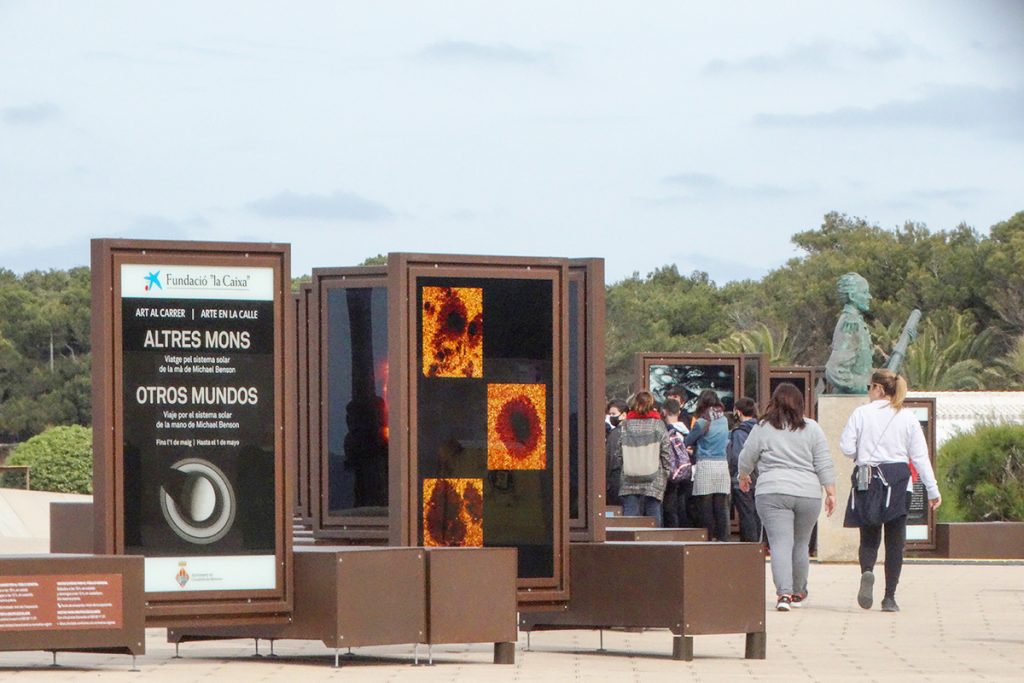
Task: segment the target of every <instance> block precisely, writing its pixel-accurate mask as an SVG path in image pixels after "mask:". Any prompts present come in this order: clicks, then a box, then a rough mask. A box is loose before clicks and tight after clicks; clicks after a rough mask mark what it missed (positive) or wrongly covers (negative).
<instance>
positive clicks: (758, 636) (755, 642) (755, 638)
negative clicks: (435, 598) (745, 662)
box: [743, 631, 768, 659]
mask: <svg viewBox="0 0 1024 683" xmlns="http://www.w3.org/2000/svg"><path fill="white" fill-rule="evenodd" d="M743 656H744V658H746V659H765V658H767V656H768V634H767V633H766V632H764V631H760V632H758V633H748V634H747V649H746V652H745V653H744V654H743Z"/></svg>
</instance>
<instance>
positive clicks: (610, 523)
mask: <svg viewBox="0 0 1024 683" xmlns="http://www.w3.org/2000/svg"><path fill="white" fill-rule="evenodd" d="M601 521H602V522H604V528H605V529H614V528H617V527H634V528H637V527H639V528H644V529H654V528H656V527H657V524H658V520H656V519H655V518H654V517H626V516H624V515H616V516H614V517H602V518H601Z"/></svg>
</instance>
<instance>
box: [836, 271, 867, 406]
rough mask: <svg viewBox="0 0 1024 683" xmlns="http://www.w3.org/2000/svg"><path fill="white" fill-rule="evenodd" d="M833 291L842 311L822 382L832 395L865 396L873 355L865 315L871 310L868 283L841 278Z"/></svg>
mask: <svg viewBox="0 0 1024 683" xmlns="http://www.w3.org/2000/svg"><path fill="white" fill-rule="evenodd" d="M836 289H837V290H838V292H839V297H840V299H841V301H842V302H843V310H842V312H841V313H840V314H839V320H838V321H837V322H836V329H835V332H833V334H832V354H831V355H830V356H829V358H828V362H826V363H825V378H826V379H828V381H829V384H830V385H831V387H832V391H833V393H836V394H866V393H868V382H869V381H870V379H871V370H872V367H871V359H872V356H873V353H872V345H871V334H870V333H869V332H868V326H867V323H865V322H864V312H865V311H867V310H869V308H870V305H871V291H870V288H869V287H868V281H867V280H865V279H864V278H863V277H862V276H861V275H859V274H858V273H846V274H845V275H843V276H842V277H840V278H839V282H838V283H837V286H836Z"/></svg>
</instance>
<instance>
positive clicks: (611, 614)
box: [520, 542, 765, 660]
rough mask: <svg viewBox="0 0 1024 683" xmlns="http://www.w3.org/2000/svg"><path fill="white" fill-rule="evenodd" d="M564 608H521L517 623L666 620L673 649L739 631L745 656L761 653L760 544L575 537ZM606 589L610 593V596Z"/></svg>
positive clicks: (532, 627) (528, 626)
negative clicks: (696, 638)
mask: <svg viewBox="0 0 1024 683" xmlns="http://www.w3.org/2000/svg"><path fill="white" fill-rule="evenodd" d="M569 566H570V569H571V577H570V585H571V586H572V595H571V597H570V599H569V602H568V604H567V605H566V609H564V610H562V611H552V612H524V613H523V614H521V615H520V627H521V628H522V630H524V631H526V632H527V633H529V632H530V631H541V630H547V629H574V628H577V629H608V628H612V627H619V628H667V629H669V630H670V631H671V632H672V633H673V634H674V635H675V636H677V638H676V639H675V640H674V641H673V648H672V650H673V657H674V658H676V659H683V660H689V659H690V658H692V657H693V643H692V637H693V636H696V635H709V634H718V633H742V634H745V635H746V637H747V648H746V656H747V657H748V658H750V659H759V658H763V657H764V652H765V648H764V643H765V640H764V635H765V593H764V580H765V563H764V550H763V549H762V548H761V546H760V545H758V544H755V543H676V542H666V543H661V542H656V543H636V542H628V543H617V542H608V543H574V544H572V545H571V546H570V558H569ZM610 596H614V599H612V598H611V597H610Z"/></svg>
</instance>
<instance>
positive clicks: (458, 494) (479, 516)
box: [423, 479, 484, 547]
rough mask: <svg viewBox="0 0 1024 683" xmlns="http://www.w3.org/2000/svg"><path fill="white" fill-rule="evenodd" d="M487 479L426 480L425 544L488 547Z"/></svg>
mask: <svg viewBox="0 0 1024 683" xmlns="http://www.w3.org/2000/svg"><path fill="white" fill-rule="evenodd" d="M483 491H484V482H483V479H424V480H423V545H424V546H426V547H439V546H454V547H481V546H483V544H484V493H483Z"/></svg>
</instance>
